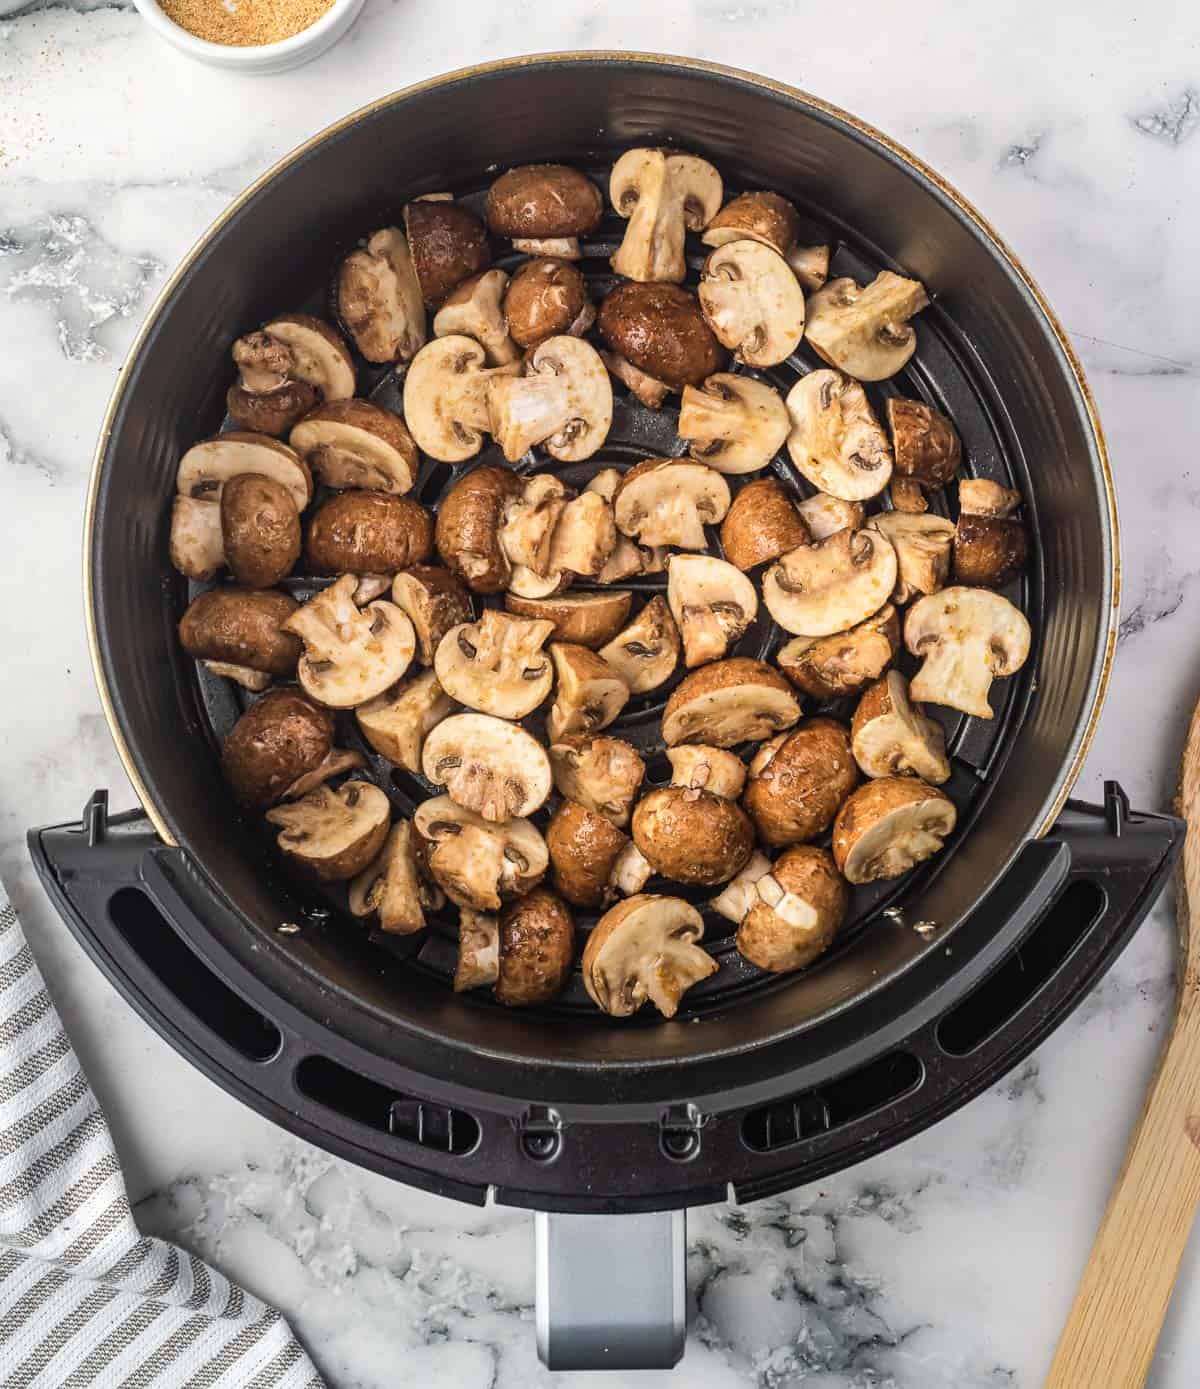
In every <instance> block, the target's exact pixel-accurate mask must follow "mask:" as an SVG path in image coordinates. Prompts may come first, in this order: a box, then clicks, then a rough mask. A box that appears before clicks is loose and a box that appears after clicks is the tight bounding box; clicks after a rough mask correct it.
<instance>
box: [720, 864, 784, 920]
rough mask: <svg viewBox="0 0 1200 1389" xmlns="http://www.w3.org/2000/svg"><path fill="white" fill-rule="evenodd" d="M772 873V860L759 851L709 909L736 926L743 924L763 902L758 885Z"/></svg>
mask: <svg viewBox="0 0 1200 1389" xmlns="http://www.w3.org/2000/svg"><path fill="white" fill-rule="evenodd" d="M770 871H771V860H770V859H769V858H768V857H767V856H766V854H763V853H760V852H759V851H758V850H757V849H756V850H755V851H754V853H752V854H751V855H750V862H749V863H748V864H747V865H746V866H745V868H743V869H742V871H741V872H740V873H739V874H738V875H737V877H736V878H731V879H730V880H729V882H727V883H726V884H725V886H724V887H723V888H722V889H721V891H720V892H719V893H718V894H717V895H716V896H715V897H714V898H713V899H712V900H711V901H710V902H709V904H708V905H709V907H710V908H711V909H712V910H713V911H715V912H717V913H718V914H719V915H721V916H723V917H724V918H725V920H726V921H732V922H733V923H734V925H735V926H740V925H741V924H742V918H743V917H744V916H745V915H746V913H747V912H748V911H749V910H750V908H751V907H753V906H754V905H755V904H756V903H757V902H760V901H762V898H760V897H759V895H758V891H757V884H758V883H759V882H760V881H761V880H763V879H764V878H766V876H767V875H768V874H769V873H770Z"/></svg>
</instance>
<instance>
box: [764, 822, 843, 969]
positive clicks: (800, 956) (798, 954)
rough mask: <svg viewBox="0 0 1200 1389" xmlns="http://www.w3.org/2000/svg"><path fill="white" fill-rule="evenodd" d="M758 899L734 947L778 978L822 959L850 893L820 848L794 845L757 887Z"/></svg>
mask: <svg viewBox="0 0 1200 1389" xmlns="http://www.w3.org/2000/svg"><path fill="white" fill-rule="evenodd" d="M755 889H756V897H757V900H756V901H755V902H754V904H753V905H752V906H751V907H750V910H749V911H748V912H747V913H746V915H745V916H744V917H743V918H742V922H741V925H740V926H739V927H738V933H737V948H738V950H739V951H740V952H741V954H742V955H744V956H745V957H746V959H747V960H749V961H750V963H751V964H754V965H757V966H758V967H759V969H766V970H770V971H772V973H776V974H784V973H788V972H790V971H791V970H796V969H803V968H804V967H805V966H806V965H810V964H812V962H813V961H814V960H815V959H816V958H817V957H818V956H819V955H823V954H824V953H825V951H826V950H828V949H829V947H830V945H832V944H833V939H834V937H835V936H836V935H837V932H838V929H839V928H840V926H841V924H842V922H843V921H845V919H846V911H847V909H848V907H849V905H850V891H849V889H848V888H847V886H846V883H845V881H844V880H843V878H842V877H841V875H840V874H839V873H838V871H837V866H836V864H835V863H834V861H833V858H832V856H831V855H830V854H828V853H827V852H826V851H825V850H824V849H816V848H813V847H812V846H811V845H809V844H797V845H796V846H795V847H794V848H791V849H788V850H786V851H785V852H784V853H782V854H780V856H779V857H778V858H777V859H776V860H775V864H774V866H773V867H772V869H771V871H770V872H769V873H767V874H765V875H764V876H762V877H761V878H759V879H758V881H757V883H756V884H755Z"/></svg>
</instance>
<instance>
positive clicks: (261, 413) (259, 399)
mask: <svg viewBox="0 0 1200 1389" xmlns="http://www.w3.org/2000/svg"><path fill="white" fill-rule="evenodd" d="M320 398H321V397H320V394H319V393H318V391H317V389H316V387H315V386H310V385H309V384H308V382H307V381H285V382H284V383H283V385H282V386H277V387H276V388H275V389H274V390H273V391H250V390H247V389H246V387H245V386H243V385H242V384H241V382H240V381H235V382H234V384H233V385H232V386H230V388H229V389H228V391H226V392H225V412H226V414H227V415H228V416H229V418H230V419H231V420H232V421H233V423H234V424H235V425H237V427H238V428H239V429H244V430H246V431H247V432H248V433H251V434H272V435H280V434H286V433H287V432H288V430H289V429H291V427H292V426H293V425H294V424H295V423H296V421H297V420H299V419H302V418H303V417H304V416H305V415H307V414H308V412H309V411H310V410H312V409H313V408H314V407H315V406H316V404H317V402H318V401H319V400H320Z"/></svg>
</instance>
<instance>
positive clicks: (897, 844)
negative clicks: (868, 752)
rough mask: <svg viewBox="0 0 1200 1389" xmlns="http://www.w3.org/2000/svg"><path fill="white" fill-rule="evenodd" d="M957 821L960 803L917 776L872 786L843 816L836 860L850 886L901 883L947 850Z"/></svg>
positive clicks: (837, 831)
mask: <svg viewBox="0 0 1200 1389" xmlns="http://www.w3.org/2000/svg"><path fill="white" fill-rule="evenodd" d="M957 818H958V812H957V811H956V810H955V808H954V802H953V801H951V800H950V798H949V797H948V796H946V795H945V794H944V793H943V792H941V791H937V790H935V789H934V788H933V787H932V786H926V784H925V783H924V782H923V781H918V780H917V778H916V777H880V778H879V779H878V780H876V781H868V782H866V783H865V784H864V785H862V786H860V787H859V788H858V790H857V791H855V792H854V793H853V794H852V795H851V796H850V797H849V799H848V800H847V801H846V803H845V805H843V806H842V808H841V810H840V811H839V812H838V817H837V821H836V823H835V824H834V827H833V857H834V861H835V862H836V863H837V866H838V868H839V869H840V870H841V872H842V873H843V874H844V875H845V878H846V881H847V882H850V883H855V884H861V883H874V882H879V881H881V880H883V879H886V878H898V877H900V876H901V875H902V874H904V873H907V872H908V871H909V869H910V868H915V867H916V866H917V864H919V863H924V862H925V860H926V859H928V858H932V857H933V855H934V854H936V853H938V852H939V851H940V850H941V849H942V848H943V846H944V843H945V839H946V836H947V835H948V834H949V833H950V832H951V831H952V830H953V829H954V825H955V822H956V821H957Z"/></svg>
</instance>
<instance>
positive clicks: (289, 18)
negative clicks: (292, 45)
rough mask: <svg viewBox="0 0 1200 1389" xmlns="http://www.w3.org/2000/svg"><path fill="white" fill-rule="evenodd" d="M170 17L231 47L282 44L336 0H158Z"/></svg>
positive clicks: (213, 40) (200, 34)
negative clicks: (282, 40)
mask: <svg viewBox="0 0 1200 1389" xmlns="http://www.w3.org/2000/svg"><path fill="white" fill-rule="evenodd" d="M158 4H159V8H160V9H161V10H162V12H163V14H165V15H166V16H167V18H168V19H170V20H172V21H173V22H174V23H175V24H178V25H179V27H180V28H181V29H186V30H187V31H188V33H189V34H194V35H195V36H196V38H198V39H205V40H207V42H209V43H222V44H225V45H226V46H227V47H230V48H249V47H252V46H254V45H256V44H264V43H278V42H279V40H280V39H290V38H291V37H292V35H293V34H299V33H300V32H302V31H303V30H304V29H308V28H309V27H310V26H312V25H313V24H315V23H316V22H317V20H318V19H320V18H321V16H322V15H323V14H325V13H326V12H327V11H328V10H329V9H330V8H331V7H332V5H333V0H158Z"/></svg>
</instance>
